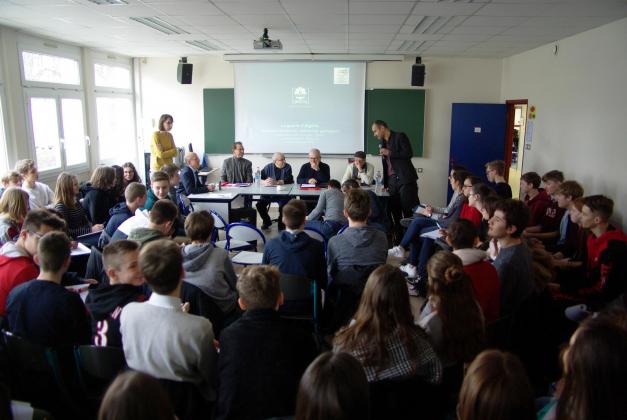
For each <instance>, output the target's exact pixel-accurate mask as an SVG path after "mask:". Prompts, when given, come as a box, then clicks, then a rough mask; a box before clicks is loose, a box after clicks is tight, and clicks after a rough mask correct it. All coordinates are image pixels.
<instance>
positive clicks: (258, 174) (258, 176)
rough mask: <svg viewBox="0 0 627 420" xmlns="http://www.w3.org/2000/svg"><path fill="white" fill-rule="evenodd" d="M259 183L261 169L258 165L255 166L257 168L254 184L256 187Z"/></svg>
mask: <svg viewBox="0 0 627 420" xmlns="http://www.w3.org/2000/svg"><path fill="white" fill-rule="evenodd" d="M260 184H261V171H260V170H259V166H257V170H256V171H255V186H256V187H258V186H259V185H260Z"/></svg>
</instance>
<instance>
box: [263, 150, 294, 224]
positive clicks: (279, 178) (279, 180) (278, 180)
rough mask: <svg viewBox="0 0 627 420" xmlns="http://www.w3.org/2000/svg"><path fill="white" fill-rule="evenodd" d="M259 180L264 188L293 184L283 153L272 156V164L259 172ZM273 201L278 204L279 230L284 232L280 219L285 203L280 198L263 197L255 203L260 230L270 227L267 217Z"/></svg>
mask: <svg viewBox="0 0 627 420" xmlns="http://www.w3.org/2000/svg"><path fill="white" fill-rule="evenodd" d="M261 180H262V181H261V183H262V185H264V186H266V187H270V186H273V185H284V184H293V183H294V177H293V176H292V167H291V166H290V165H289V163H285V155H284V154H283V153H281V152H276V153H275V154H274V155H273V156H272V163H269V164H267V165H266V166H265V167H264V168H263V169H262V170H261ZM273 201H276V202H278V203H279V221H278V224H279V230H284V229H285V225H284V224H283V221H282V220H281V217H282V214H283V206H284V205H285V203H286V202H287V201H286V200H285V198H281V197H280V196H278V197H274V196H263V198H261V199H260V200H259V201H257V211H258V212H259V216H260V217H261V220H263V225H261V228H262V229H269V228H270V226H272V220H271V219H270V216H268V208H269V207H270V204H271V203H272V202H273Z"/></svg>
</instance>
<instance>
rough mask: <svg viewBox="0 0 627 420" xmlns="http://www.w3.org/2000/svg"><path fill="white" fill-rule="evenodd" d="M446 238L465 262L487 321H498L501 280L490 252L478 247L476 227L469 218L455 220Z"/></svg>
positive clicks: (465, 267) (466, 270) (465, 270)
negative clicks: (492, 262)
mask: <svg viewBox="0 0 627 420" xmlns="http://www.w3.org/2000/svg"><path fill="white" fill-rule="evenodd" d="M446 242H447V243H448V244H449V245H450V246H452V247H453V254H455V255H457V256H458V257H459V258H460V259H461V261H462V264H463V265H464V273H466V275H467V276H468V277H469V278H470V283H471V286H472V291H473V294H474V296H475V299H477V302H478V303H479V305H480V306H481V310H482V311H483V316H484V318H485V322H486V324H488V323H491V322H494V321H496V320H497V319H498V318H499V316H500V313H501V284H500V283H499V275H498V274H497V272H496V269H495V268H494V266H493V265H492V264H490V262H488V253H487V252H486V251H483V250H481V249H479V248H475V245H476V244H478V243H479V238H478V236H477V229H476V228H475V226H474V225H473V224H472V222H470V221H469V220H464V219H461V220H458V221H456V222H453V223H451V226H449V228H448V235H447V236H446ZM431 258H433V257H431Z"/></svg>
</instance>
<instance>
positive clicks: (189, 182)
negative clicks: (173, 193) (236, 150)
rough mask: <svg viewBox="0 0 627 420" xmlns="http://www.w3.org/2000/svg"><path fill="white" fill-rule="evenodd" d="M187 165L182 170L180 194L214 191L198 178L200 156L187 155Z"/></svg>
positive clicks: (190, 153)
mask: <svg viewBox="0 0 627 420" xmlns="http://www.w3.org/2000/svg"><path fill="white" fill-rule="evenodd" d="M185 164H186V166H184V167H183V169H181V182H180V183H179V185H178V188H177V190H178V193H180V194H184V195H190V194H202V193H206V192H208V191H210V190H213V186H211V187H208V186H207V185H204V184H203V183H202V182H201V181H200V177H199V176H198V169H200V159H199V158H198V155H197V154H196V153H194V152H188V153H186V154H185ZM251 168H252V167H251ZM251 170H252V169H251Z"/></svg>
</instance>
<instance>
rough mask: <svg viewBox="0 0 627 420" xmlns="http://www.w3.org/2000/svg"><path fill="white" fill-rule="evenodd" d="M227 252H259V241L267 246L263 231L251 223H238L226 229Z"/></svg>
mask: <svg viewBox="0 0 627 420" xmlns="http://www.w3.org/2000/svg"><path fill="white" fill-rule="evenodd" d="M226 240H227V247H226V249H227V251H243V250H254V251H256V250H257V245H256V242H257V241H262V242H263V243H264V245H265V243H266V237H265V235H264V234H263V232H262V231H260V230H259V229H257V227H256V226H253V225H251V224H249V223H244V222H236V223H231V224H229V225H228V226H227V227H226Z"/></svg>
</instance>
